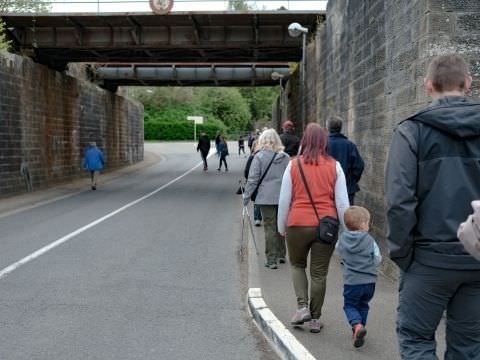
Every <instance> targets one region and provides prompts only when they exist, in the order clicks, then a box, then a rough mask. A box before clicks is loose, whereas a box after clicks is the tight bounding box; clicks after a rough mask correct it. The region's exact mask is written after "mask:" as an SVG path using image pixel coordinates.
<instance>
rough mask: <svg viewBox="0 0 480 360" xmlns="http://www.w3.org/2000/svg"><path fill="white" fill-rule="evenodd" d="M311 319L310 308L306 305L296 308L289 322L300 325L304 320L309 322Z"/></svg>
mask: <svg viewBox="0 0 480 360" xmlns="http://www.w3.org/2000/svg"><path fill="white" fill-rule="evenodd" d="M310 320H312V315H311V314H310V310H308V308H307V307H303V308H301V309H297V311H295V314H293V317H292V320H291V323H292V325H302V324H303V323H305V322H309V321H310Z"/></svg>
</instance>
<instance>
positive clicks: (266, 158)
mask: <svg viewBox="0 0 480 360" xmlns="http://www.w3.org/2000/svg"><path fill="white" fill-rule="evenodd" d="M273 154H274V152H273V151H272V150H268V149H262V150H260V151H259V152H257V153H255V156H258V158H259V160H261V162H262V163H264V162H267V166H268V163H269V162H270V161H271V160H272V156H273ZM285 158H288V159H290V156H288V154H287V153H285V152H283V151H280V152H278V153H277V156H275V160H273V164H281V163H283V162H284V161H285ZM273 164H272V165H273Z"/></svg>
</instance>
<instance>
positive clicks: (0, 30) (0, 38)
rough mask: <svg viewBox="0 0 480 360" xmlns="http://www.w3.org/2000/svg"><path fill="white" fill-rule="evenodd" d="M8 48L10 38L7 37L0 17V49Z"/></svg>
mask: <svg viewBox="0 0 480 360" xmlns="http://www.w3.org/2000/svg"><path fill="white" fill-rule="evenodd" d="M9 48H10V40H8V38H7V34H6V29H5V23H4V22H3V21H2V19H0V50H8V49H9Z"/></svg>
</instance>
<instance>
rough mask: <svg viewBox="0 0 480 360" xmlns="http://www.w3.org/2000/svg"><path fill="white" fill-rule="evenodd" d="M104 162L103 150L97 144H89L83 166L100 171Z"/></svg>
mask: <svg viewBox="0 0 480 360" xmlns="http://www.w3.org/2000/svg"><path fill="white" fill-rule="evenodd" d="M104 164H105V162H104V160H103V153H102V152H101V150H100V149H99V148H97V147H96V146H89V147H88V149H87V150H86V151H85V156H84V158H83V166H84V167H85V169H87V170H89V171H100V170H102V169H103V166H104Z"/></svg>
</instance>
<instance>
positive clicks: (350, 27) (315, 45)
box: [287, 0, 480, 272]
mask: <svg viewBox="0 0 480 360" xmlns="http://www.w3.org/2000/svg"><path fill="white" fill-rule="evenodd" d="M445 53H458V54H461V55H462V56H464V57H465V58H466V59H467V60H468V61H469V63H470V65H471V68H472V76H473V78H474V88H473V91H472V94H471V95H472V96H473V97H475V98H477V99H478V98H479V95H480V6H479V2H478V0H463V1H455V0H422V1H412V0H362V1H357V0H334V1H332V0H331V1H329V2H328V5H327V19H326V22H325V23H324V24H322V25H320V28H319V29H318V32H317V33H316V34H315V36H313V37H311V38H310V43H309V49H308V58H307V84H306V88H307V91H306V96H305V101H306V108H307V121H317V122H319V123H321V124H322V125H325V124H326V120H327V118H328V117H329V116H330V115H333V114H335V115H339V116H341V117H343V118H344V119H345V120H346V124H345V125H344V126H345V129H344V130H345V131H344V132H345V133H346V134H347V136H348V137H349V138H350V139H351V140H352V141H354V142H355V143H356V144H357V145H358V147H359V149H360V152H361V153H362V155H363V157H364V159H365V163H366V168H365V173H364V176H363V178H362V181H361V184H360V186H361V188H362V191H361V192H360V193H359V195H358V197H357V198H358V203H359V204H362V205H364V206H366V207H368V208H369V209H370V211H371V213H372V219H373V233H374V234H375V235H376V237H377V238H378V239H379V240H380V241H381V242H382V245H383V248H384V251H385V244H384V237H385V235H384V234H385V205H384V190H383V181H384V179H383V172H384V165H385V161H386V156H387V152H388V148H389V146H390V141H391V136H392V132H393V129H394V128H395V126H396V124H397V123H398V122H400V121H401V120H402V119H404V118H405V117H407V116H408V115H410V114H412V113H414V112H415V111H417V110H418V109H420V108H422V107H424V106H425V105H426V104H428V102H429V99H428V98H427V96H426V95H425V93H424V90H423V77H424V74H425V71H426V66H427V64H428V62H429V61H430V59H431V58H432V57H433V56H434V55H439V54H445ZM287 93H288V99H287V101H288V114H289V116H290V117H292V118H293V119H294V120H295V121H296V122H297V124H298V123H299V122H298V121H299V119H300V117H299V115H300V111H299V109H300V106H301V104H300V99H299V98H298V75H297V74H294V75H293V76H292V81H291V83H290V84H289V85H288V88H287ZM385 266H386V268H385V270H386V271H387V272H389V271H394V270H393V266H392V264H391V263H389V262H387V263H386V265H385Z"/></svg>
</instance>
